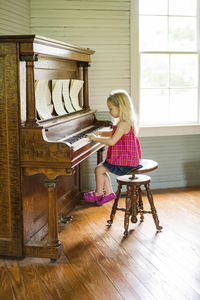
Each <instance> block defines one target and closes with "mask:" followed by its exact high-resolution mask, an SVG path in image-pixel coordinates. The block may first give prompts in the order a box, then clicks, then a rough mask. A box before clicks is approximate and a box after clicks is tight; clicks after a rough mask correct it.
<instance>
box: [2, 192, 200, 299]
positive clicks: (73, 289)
mask: <svg viewBox="0 0 200 300" xmlns="http://www.w3.org/2000/svg"><path fill="white" fill-rule="evenodd" d="M153 196H154V202H155V206H156V208H157V212H158V217H159V220H160V224H161V225H162V226H163V230H162V232H159V233H157V232H156V228H155V224H154V221H153V218H152V216H151V215H149V214H145V216H144V222H142V223H140V222H139V221H138V223H136V224H132V223H131V222H130V224H129V235H128V237H127V238H123V232H124V214H123V212H120V211H118V212H117V213H116V216H115V219H114V222H113V225H112V226H111V227H108V226H107V222H106V221H107V220H108V219H109V215H110V211H111V207H112V201H111V202H109V203H106V204H105V205H103V206H101V207H96V206H94V205H92V204H87V203H84V202H83V201H81V203H80V204H79V205H77V207H76V208H75V210H74V211H73V220H72V222H71V223H68V224H65V225H60V230H59V236H60V239H61V240H62V242H63V246H64V251H63V255H62V256H61V257H60V258H59V259H58V260H57V261H56V262H55V263H51V262H50V260H49V259H40V258H28V257H27V258H24V259H22V260H15V259H11V258H0V300H57V299H58V300H60V299H64V300H65V299H66V300H122V299H125V300H200V238H199V236H200V187H190V188H174V189H165V190H154V191H153ZM143 201H144V206H145V208H146V209H148V208H149V206H148V203H147V198H146V197H145V196H144V197H143ZM123 204H124V199H123V198H121V199H120V206H121V207H122V206H123ZM138 219H139V218H138Z"/></svg>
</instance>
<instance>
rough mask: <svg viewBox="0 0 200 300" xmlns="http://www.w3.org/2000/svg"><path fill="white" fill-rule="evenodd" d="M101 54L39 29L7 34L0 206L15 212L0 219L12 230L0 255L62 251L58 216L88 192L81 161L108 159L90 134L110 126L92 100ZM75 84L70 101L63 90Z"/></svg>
mask: <svg viewBox="0 0 200 300" xmlns="http://www.w3.org/2000/svg"><path fill="white" fill-rule="evenodd" d="M93 53H94V51H93V50H90V49H85V48H81V47H77V46H74V45H70V44H67V43H63V42H59V41H55V40H51V39H48V38H45V37H40V36H35V35H23V36H0V63H1V72H0V81H1V83H2V86H3V88H2V89H1V108H2V109H1V110H0V117H1V118H0V120H1V124H0V125H1V129H2V130H1V134H2V135H1V136H0V138H1V140H2V142H3V144H2V145H3V146H2V149H1V152H2V155H1V158H0V164H1V165H2V166H4V168H1V169H0V178H1V183H2V187H3V192H2V193H1V198H0V211H1V212H2V214H3V215H4V212H5V215H8V216H9V217H8V218H2V219H0V228H5V229H6V230H5V231H6V232H1V231H0V255H8V256H9V255H11V256H18V257H21V256H36V257H49V258H51V259H53V260H54V259H57V258H58V257H59V255H60V254H61V250H62V246H61V242H60V241H59V238H58V225H57V221H58V215H59V214H61V213H62V214H66V215H68V214H69V212H70V211H72V209H73V207H74V206H75V204H76V203H77V202H78V201H79V200H80V198H81V185H80V171H79V165H80V163H81V162H82V161H84V160H85V159H87V158H88V157H89V156H90V155H92V154H93V153H97V158H98V162H100V161H101V159H102V150H103V145H102V144H100V143H96V142H94V141H90V140H88V139H87V138H86V137H85V135H86V134H87V133H89V132H93V131H95V130H98V129H99V128H105V127H107V126H109V125H110V122H107V121H98V120H97V119H96V117H95V112H94V111H92V110H91V109H90V105H89V82H88V67H89V63H90V58H91V55H92V54H93ZM7 66H9V68H7ZM41 82H42V84H41ZM40 84H41V86H40ZM71 84H72V85H71ZM73 85H74V86H73ZM68 86H69V96H70V103H68V104H69V105H68V104H66V103H67V100H66V99H67V97H68V95H66V93H64V94H63V91H66V88H67V87H68ZM81 86H82V87H81ZM37 88H39V94H40V92H41V91H43V88H44V89H45V92H44V93H43V95H42V96H41V99H40V102H39V104H40V105H41V106H42V105H43V103H42V100H43V101H44V102H45V107H46V108H45V109H44V116H43V117H42V116H40V115H41V111H39V109H38V105H39V104H38V103H36V101H37V97H38V94H37V92H38V90H37ZM79 88H80V93H78V96H79V99H78V101H77V92H76V91H77V90H78V89H79ZM71 89H72V90H71ZM74 89H75V91H74ZM61 90H62V91H61ZM70 91H71V94H70ZM58 95H60V96H59V97H60V100H59V101H60V104H62V105H63V107H59V104H58V103H57V102H58V101H57V96H58ZM42 98H43V99H42ZM72 98H73V101H74V99H75V100H76V104H75V103H73V101H71V100H72ZM70 104H71V106H72V107H70ZM67 105H68V108H67V107H66V106H67ZM39 108H40V109H41V107H40V106H39ZM47 108H48V109H47ZM46 109H47V111H45V110H46ZM72 109H73V111H71V110H72ZM6 112H9V113H8V114H7V115H6V117H5V114H6ZM65 112H66V113H65ZM42 113H43V112H42ZM8 135H9V136H8ZM71 138H73V140H71ZM74 139H75V141H74ZM6 141H9V145H7V144H6ZM7 156H9V158H8V159H5V158H6V157H7ZM5 161H6V164H5ZM13 179H14V180H13ZM45 235H46V238H45V239H43V238H44V236H45ZM5 236H9V239H5ZM42 239H43V241H42ZM69 242H70V241H69Z"/></svg>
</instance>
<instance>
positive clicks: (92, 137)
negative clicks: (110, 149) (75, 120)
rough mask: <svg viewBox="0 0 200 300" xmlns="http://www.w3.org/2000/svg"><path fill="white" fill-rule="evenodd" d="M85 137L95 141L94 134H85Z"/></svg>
mask: <svg viewBox="0 0 200 300" xmlns="http://www.w3.org/2000/svg"><path fill="white" fill-rule="evenodd" d="M86 137H88V138H89V139H90V140H92V141H96V135H95V134H94V133H92V134H86Z"/></svg>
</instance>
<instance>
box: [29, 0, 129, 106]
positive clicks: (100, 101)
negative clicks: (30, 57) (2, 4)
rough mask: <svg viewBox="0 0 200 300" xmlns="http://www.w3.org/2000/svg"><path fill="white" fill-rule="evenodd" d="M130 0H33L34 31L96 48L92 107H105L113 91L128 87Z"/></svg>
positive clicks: (91, 83)
mask: <svg viewBox="0 0 200 300" xmlns="http://www.w3.org/2000/svg"><path fill="white" fill-rule="evenodd" d="M129 16H130V9H129V1H124V0H116V1H108V0H102V1H98V0H87V1H81V0H75V1H69V0H67V1H64V0H59V1H52V0H43V1H40V0H31V31H32V33H36V34H40V35H44V36H48V37H51V38H55V39H58V40H61V41H65V42H68V43H72V44H75V45H79V46H83V47H89V48H91V49H93V50H95V51H96V52H95V54H94V55H93V57H92V63H91V68H90V70H89V79H90V81H89V83H90V105H91V108H93V109H97V110H100V111H104V110H105V109H106V98H107V96H108V95H109V93H110V91H111V90H113V89H117V88H124V89H126V90H128V91H129V80H130V74H129V73H130V64H129V49H130V47H129V45H130V37H129V34H130V30H129V22H130V20H129Z"/></svg>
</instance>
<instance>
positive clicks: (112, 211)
mask: <svg viewBox="0 0 200 300" xmlns="http://www.w3.org/2000/svg"><path fill="white" fill-rule="evenodd" d="M121 189H122V185H121V184H119V185H118V189H117V192H116V195H117V198H116V199H115V201H114V203H113V206H112V210H111V214H110V220H108V221H107V223H108V225H112V223H113V220H114V217H115V214H116V210H117V206H118V201H119V198H120V195H121Z"/></svg>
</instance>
